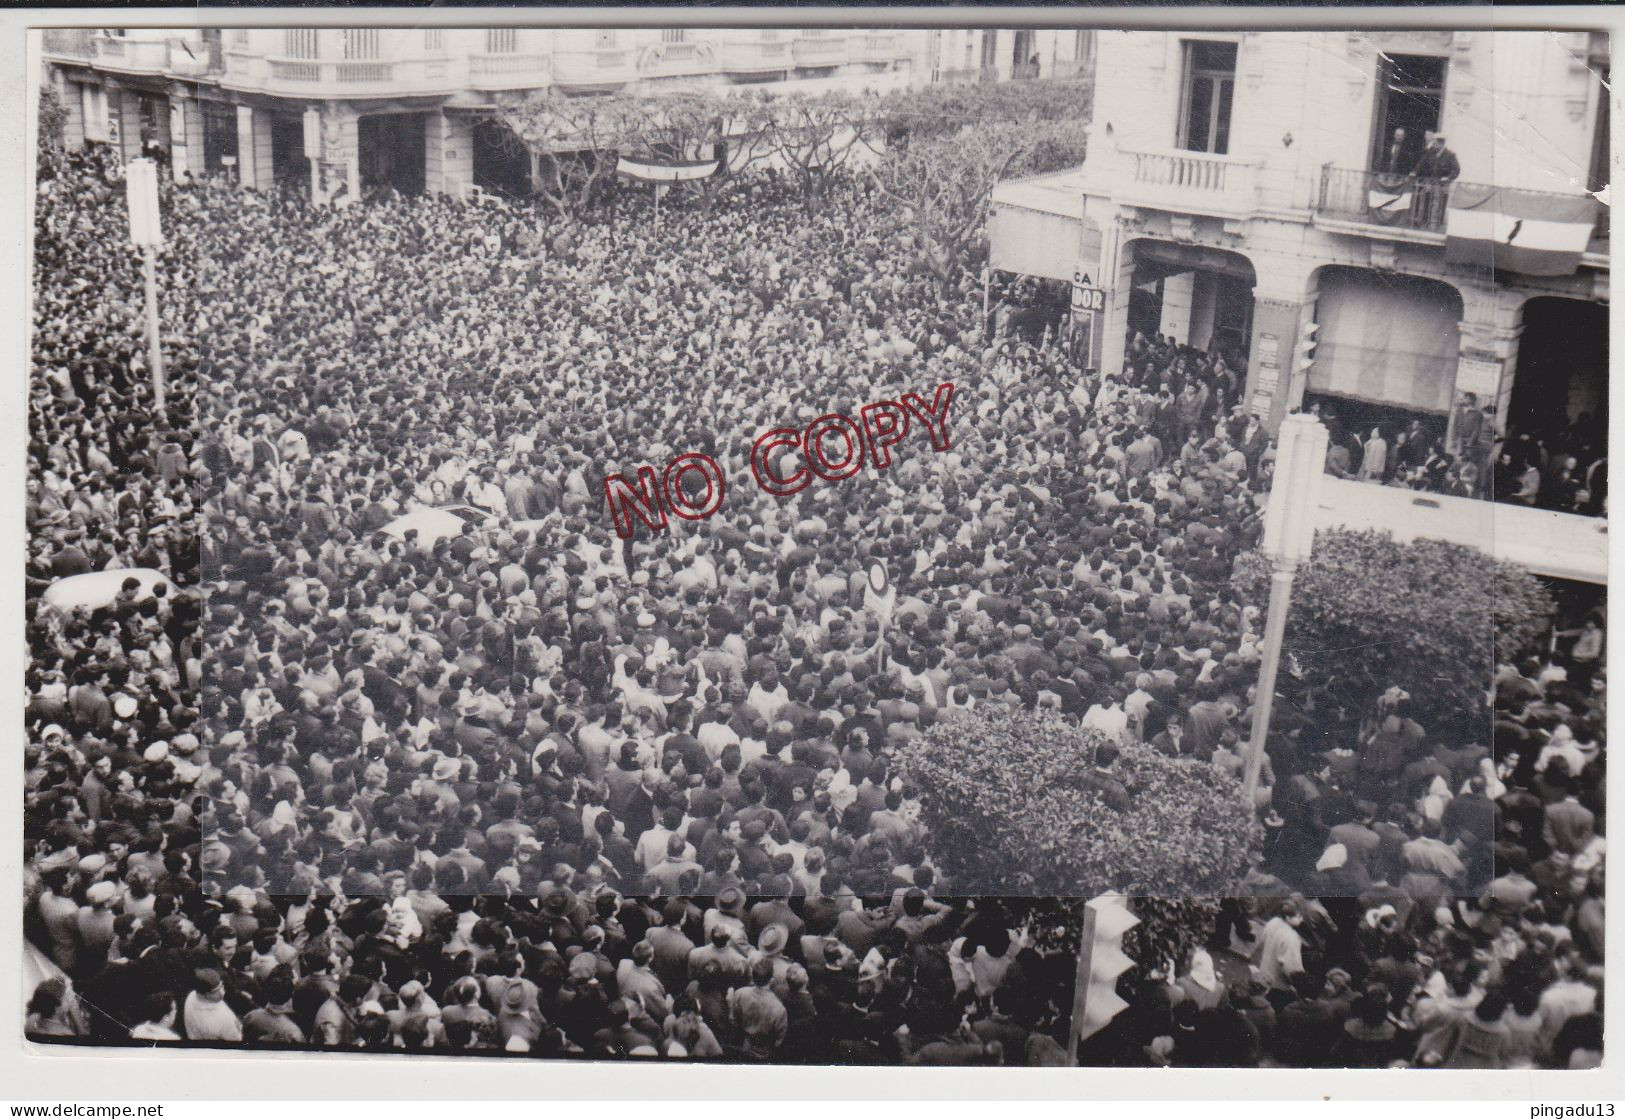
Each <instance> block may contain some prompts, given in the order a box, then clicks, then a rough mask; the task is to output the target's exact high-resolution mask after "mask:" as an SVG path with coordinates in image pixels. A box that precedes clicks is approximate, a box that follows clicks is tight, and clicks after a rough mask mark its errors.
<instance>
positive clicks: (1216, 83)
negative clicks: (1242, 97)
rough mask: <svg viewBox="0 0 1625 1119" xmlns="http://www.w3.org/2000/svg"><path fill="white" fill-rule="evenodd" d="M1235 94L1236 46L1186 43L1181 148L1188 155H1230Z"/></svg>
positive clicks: (1198, 41) (1180, 122) (1180, 133)
mask: <svg viewBox="0 0 1625 1119" xmlns="http://www.w3.org/2000/svg"><path fill="white" fill-rule="evenodd" d="M1235 90H1236V44H1235V43H1213V42H1205V41H1202V40H1193V41H1188V42H1186V43H1185V86H1184V96H1183V97H1182V98H1181V102H1180V104H1181V112H1180V121H1179V146H1180V147H1181V148H1183V149H1185V150H1186V151H1188V152H1211V153H1213V154H1214V155H1226V154H1228V153H1229V151H1230V107H1231V104H1232V102H1233V101H1234V100H1235Z"/></svg>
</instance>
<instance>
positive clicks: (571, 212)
mask: <svg viewBox="0 0 1625 1119" xmlns="http://www.w3.org/2000/svg"><path fill="white" fill-rule="evenodd" d="M494 119H496V120H497V121H498V122H499V123H501V124H502V125H504V126H505V127H506V128H507V130H508V132H509V133H510V134H511V135H512V137H513V141H514V142H515V143H517V145H518V146H519V149H520V150H522V151H523V152H524V153H525V155H526V157H527V158H530V159H531V160H532V161H533V167H534V173H533V175H532V177H531V185H532V186H533V187H534V188H535V190H536V193H537V195H538V196H540V197H541V199H542V200H543V201H544V202H546V203H547V204H548V205H549V206H551V207H553V209H554V210H556V211H557V212H558V213H559V215H560V216H562V217H565V218H573V217H575V216H576V215H578V214H579V213H580V212H581V210H582V208H583V207H585V206H586V205H587V203H588V202H590V201H592V200H593V199H594V198H595V197H597V196H598V195H599V194H600V193H601V192H602V191H603V190H604V189H605V187H606V186H607V185H608V184H609V182H610V181H611V179H612V178H613V176H614V174H615V167H616V163H617V159H618V156H619V155H620V153H622V152H631V151H637V150H638V149H640V148H643V147H645V146H646V145H647V143H648V138H647V135H646V129H647V127H648V124H649V117H648V113H647V109H646V105H645V103H644V102H643V101H642V100H641V99H639V98H634V97H628V96H624V95H621V94H612V95H610V96H607V97H564V96H562V95H560V94H557V93H552V92H546V93H533V94H530V95H527V96H526V97H524V98H523V99H521V100H519V101H517V102H514V103H512V104H510V105H506V106H503V107H501V108H499V109H498V111H497V114H496V116H495V118H494Z"/></svg>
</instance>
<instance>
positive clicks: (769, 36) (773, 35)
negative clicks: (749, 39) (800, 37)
mask: <svg viewBox="0 0 1625 1119" xmlns="http://www.w3.org/2000/svg"><path fill="white" fill-rule="evenodd" d="M759 34H760V37H761V40H762V42H764V43H776V42H778V41H779V33H778V31H777V30H775V29H774V28H771V27H764V28H763V29H762V30H761V32H760V33H759Z"/></svg>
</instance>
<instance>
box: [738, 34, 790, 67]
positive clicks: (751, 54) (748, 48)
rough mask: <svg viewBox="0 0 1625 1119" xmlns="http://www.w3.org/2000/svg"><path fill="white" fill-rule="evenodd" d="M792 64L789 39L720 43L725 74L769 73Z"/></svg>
mask: <svg viewBox="0 0 1625 1119" xmlns="http://www.w3.org/2000/svg"><path fill="white" fill-rule="evenodd" d="M792 65H794V62H793V60H792V59H791V57H790V40H789V39H749V40H745V41H743V42H726V43H723V44H722V71H723V73H725V74H771V73H776V72H779V71H783V70H788V69H790V67H791V66H792Z"/></svg>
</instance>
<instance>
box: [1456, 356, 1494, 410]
mask: <svg viewBox="0 0 1625 1119" xmlns="http://www.w3.org/2000/svg"><path fill="white" fill-rule="evenodd" d="M1500 391H1501V363H1500V362H1498V361H1485V360H1484V359H1483V358H1476V357H1464V358H1462V359H1461V360H1460V361H1459V362H1458V363H1457V364H1456V392H1457V393H1464V392H1470V393H1474V394H1476V395H1477V396H1478V398H1479V399H1480V400H1493V399H1495V395H1496V394H1497V393H1498V392H1500Z"/></svg>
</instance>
